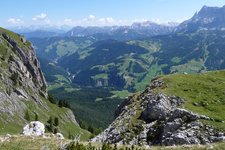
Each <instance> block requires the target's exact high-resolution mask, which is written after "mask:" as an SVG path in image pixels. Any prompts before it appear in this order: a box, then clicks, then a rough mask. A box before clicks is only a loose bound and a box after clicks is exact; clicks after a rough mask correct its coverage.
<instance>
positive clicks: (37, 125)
mask: <svg viewBox="0 0 225 150" xmlns="http://www.w3.org/2000/svg"><path fill="white" fill-rule="evenodd" d="M44 134H45V125H44V124H43V123H41V122H39V121H32V122H30V123H29V124H27V125H25V126H24V127H23V135H27V136H44Z"/></svg>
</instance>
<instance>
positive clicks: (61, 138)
mask: <svg viewBox="0 0 225 150" xmlns="http://www.w3.org/2000/svg"><path fill="white" fill-rule="evenodd" d="M56 137H57V139H58V140H64V136H63V135H62V133H56Z"/></svg>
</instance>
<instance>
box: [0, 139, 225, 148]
mask: <svg viewBox="0 0 225 150" xmlns="http://www.w3.org/2000/svg"><path fill="white" fill-rule="evenodd" d="M69 142H71V141H70V140H57V139H55V138H50V139H45V138H39V137H36V138H30V137H14V136H13V137H12V138H10V139H9V140H8V141H6V142H0V149H1V150H12V149H16V150H27V149H60V148H61V147H62V146H63V145H64V144H67V143H69ZM81 144H83V145H85V149H87V150H88V148H89V147H88V145H89V144H88V143H86V142H85V143H83V142H82V143H81ZM91 145H92V146H94V147H95V148H101V144H98V143H92V144H91ZM117 148H118V149H121V150H124V149H128V148H130V149H131V145H128V146H117ZM134 148H135V149H151V150H168V149H172V150H173V149H174V150H196V149H200V150H208V149H214V150H224V149H225V143H214V144H210V145H192V146H176V147H175V146H172V147H160V146H153V147H150V148H144V147H137V146H135V147H134ZM113 149H114V145H112V146H111V149H110V150H113ZM74 150H75V148H74Z"/></svg>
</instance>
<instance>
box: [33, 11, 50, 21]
mask: <svg viewBox="0 0 225 150" xmlns="http://www.w3.org/2000/svg"><path fill="white" fill-rule="evenodd" d="M47 16H48V15H47V14H46V13H41V14H39V15H36V16H35V17H33V18H32V20H33V21H37V20H44V19H45V18H46V17H47Z"/></svg>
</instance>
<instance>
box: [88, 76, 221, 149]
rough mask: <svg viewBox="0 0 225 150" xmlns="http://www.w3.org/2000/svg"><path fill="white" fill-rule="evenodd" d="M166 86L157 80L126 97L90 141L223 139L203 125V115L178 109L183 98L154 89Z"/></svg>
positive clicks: (165, 142) (159, 142)
mask: <svg viewBox="0 0 225 150" xmlns="http://www.w3.org/2000/svg"><path fill="white" fill-rule="evenodd" d="M163 86H166V85H165V84H164V82H163V81H162V80H160V79H156V80H153V81H152V84H151V85H150V87H148V88H147V89H146V90H145V91H144V92H143V93H141V94H140V95H134V96H132V97H129V98H128V99H127V100H126V101H125V102H123V104H122V105H121V106H120V107H119V110H118V111H117V112H116V116H117V118H116V119H115V121H114V122H113V123H112V124H111V125H110V126H109V127H108V128H107V129H106V130H105V131H104V132H102V133H101V134H99V135H98V136H96V137H95V138H93V139H92V141H93V142H109V143H119V144H138V145H182V144H207V143H211V142H216V141H221V140H224V139H225V136H224V134H223V133H219V132H217V131H216V130H215V129H213V128H212V127H209V126H206V125H203V124H202V123H201V122H200V119H203V120H209V119H210V118H209V117H207V116H203V115H198V114H195V113H192V112H190V111H188V110H185V109H183V108H182V103H183V100H182V99H181V98H179V97H169V96H167V95H165V94H162V93H158V92H155V91H154V89H155V88H156V87H163Z"/></svg>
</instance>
